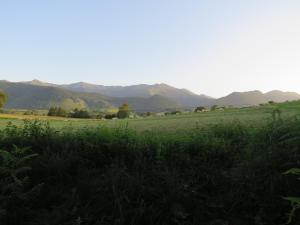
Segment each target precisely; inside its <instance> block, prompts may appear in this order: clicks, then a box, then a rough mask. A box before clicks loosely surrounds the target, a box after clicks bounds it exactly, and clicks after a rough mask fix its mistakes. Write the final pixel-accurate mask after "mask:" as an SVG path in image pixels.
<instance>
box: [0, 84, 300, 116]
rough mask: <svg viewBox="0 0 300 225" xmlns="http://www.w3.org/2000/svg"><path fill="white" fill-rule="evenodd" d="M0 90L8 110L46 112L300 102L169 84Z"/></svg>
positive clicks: (280, 95)
mask: <svg viewBox="0 0 300 225" xmlns="http://www.w3.org/2000/svg"><path fill="white" fill-rule="evenodd" d="M0 90H3V91H5V92H6V93H7V95H8V102H7V104H6V106H5V107H7V108H16V109H47V108H49V107H50V106H53V105H56V106H62V107H64V108H66V109H74V108H89V109H103V108H109V107H118V106H119V105H121V104H123V103H124V102H127V103H128V104H129V105H130V106H131V107H132V109H133V110H135V111H138V112H146V111H156V112H158V111H166V110H174V109H178V108H189V109H191V108H193V107H196V106H211V105H219V106H238V107H239V106H251V105H259V104H262V103H267V102H268V101H275V102H284V101H293V100H300V95H299V94H298V93H295V92H283V91H278V90H275V91H270V92H267V93H262V92H261V91H249V92H233V93H231V94H229V95H227V96H225V97H222V98H219V99H214V98H211V97H208V96H206V95H197V94H195V93H193V92H191V91H189V90H186V89H178V88H175V87H172V86H169V85H167V84H153V85H148V84H139V85H131V86H104V85H96V84H89V83H84V82H79V83H74V84H67V85H58V84H52V83H47V82H42V81H39V80H32V81H25V82H9V81H6V80H0Z"/></svg>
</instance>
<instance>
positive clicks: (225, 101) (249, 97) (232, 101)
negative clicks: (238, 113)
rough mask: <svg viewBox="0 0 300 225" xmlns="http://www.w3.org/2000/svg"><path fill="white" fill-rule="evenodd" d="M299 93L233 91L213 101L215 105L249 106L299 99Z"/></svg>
mask: <svg viewBox="0 0 300 225" xmlns="http://www.w3.org/2000/svg"><path fill="white" fill-rule="evenodd" d="M299 99H300V95H299V94H297V93H295V92H282V91H271V92H267V93H265V94H264V93H262V92H260V91H249V92H233V93H231V94H229V95H227V96H225V97H223V98H219V99H217V100H216V101H215V104H216V105H222V106H250V105H259V104H262V103H267V102H268V101H274V102H285V101H294V100H299Z"/></svg>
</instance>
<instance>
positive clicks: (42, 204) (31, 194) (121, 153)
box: [0, 103, 300, 225]
mask: <svg viewBox="0 0 300 225" xmlns="http://www.w3.org/2000/svg"><path fill="white" fill-rule="evenodd" d="M278 108H279V109H280V111H278ZM274 110H275V111H274ZM273 112H276V113H275V114H274V113H273ZM298 114H299V103H288V104H280V105H275V106H265V107H260V108H248V109H236V110H234V109H230V110H228V111H224V112H209V113H199V114H189V115H179V116H170V117H165V118H147V119H139V120H128V121H91V120H74V121H73V120H72V125H71V126H72V127H76V128H78V129H70V127H69V128H65V129H63V126H65V125H68V126H70V123H71V122H70V121H64V120H62V119H58V118H52V120H47V119H46V118H40V119H41V120H40V121H36V120H34V119H35V118H32V120H27V121H26V122H25V123H23V122H22V120H20V121H19V120H17V119H15V118H7V119H4V120H5V122H4V123H3V125H2V129H0V149H1V150H0V224H1V225H2V224H4V225H111V224H114V225H127V224H128V225H140V224H144V225H241V224H242V225H282V224H287V223H288V222H290V223H289V224H294V225H298V224H299V221H300V214H299V210H298V211H297V210H295V211H292V206H291V204H290V202H289V201H287V200H286V199H284V197H289V196H292V197H297V196H300V182H299V180H297V176H293V175H286V174H284V172H285V171H287V170H289V169H291V168H300V119H298V116H297V115H298ZM26 119H28V118H26ZM42 119H44V120H46V121H44V120H42ZM8 121H11V122H12V123H11V124H9V125H8V126H5V123H7V122H8ZM47 121H49V123H50V126H48V123H46V122H47ZM124 122H125V123H127V122H128V126H124V125H122V124H123V123H124ZM197 122H198V125H196V124H195V123H197ZM97 123H100V126H99V124H97ZM15 125H17V126H15ZM89 125H91V126H89ZM102 125H105V126H102ZM79 128H84V129H79ZM145 130H149V131H148V132H141V131H145ZM151 130H152V131H151ZM168 134H172V135H168ZM294 206H295V207H296V206H297V205H295V203H294ZM291 212H292V213H291Z"/></svg>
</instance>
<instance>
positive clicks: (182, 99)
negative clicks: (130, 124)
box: [26, 80, 213, 107]
mask: <svg viewBox="0 0 300 225" xmlns="http://www.w3.org/2000/svg"><path fill="white" fill-rule="evenodd" d="M26 83H30V84H33V85H38V86H45V85H47V86H56V87H57V86H58V85H56V84H50V83H45V82H42V81H38V80H33V81H29V82H26ZM59 87H62V88H65V89H68V90H71V91H74V92H86V93H99V94H102V95H106V96H110V97H118V98H120V97H142V98H150V97H152V96H155V95H160V96H162V97H165V98H168V99H170V100H173V101H175V102H176V103H177V104H178V105H180V106H182V107H195V106H199V105H210V104H211V102H212V101H213V98H211V97H208V96H205V95H197V94H195V93H193V92H191V91H189V90H186V89H178V88H175V87H172V86H170V85H167V84H153V85H148V84H139V85H131V86H104V85H96V84H89V83H85V82H78V83H73V84H67V85H60V86H59Z"/></svg>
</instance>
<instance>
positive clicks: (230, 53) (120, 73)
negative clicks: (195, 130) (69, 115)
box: [0, 0, 300, 97]
mask: <svg viewBox="0 0 300 225" xmlns="http://www.w3.org/2000/svg"><path fill="white" fill-rule="evenodd" d="M34 78H36V79H40V80H43V81H48V82H54V83H71V82H78V81H85V82H91V83H97V84H104V85H130V84H137V83H148V84H152V83H162V82H164V83H168V84H170V85H173V86H176V87H180V88H188V89H190V90H192V91H194V92H196V93H205V94H208V95H211V96H216V97H218V96H222V95H225V94H228V93H229V92H231V91H247V90H254V89H259V90H262V91H268V90H272V89H282V90H290V91H298V92H300V1H299V0H135V1H134V0H106V1H104V0H93V1H92V0H86V1H83V0H48V1H46V0H26V1H24V0H18V1H17V0H0V79H7V80H11V81H23V80H32V79H34Z"/></svg>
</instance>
